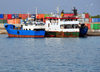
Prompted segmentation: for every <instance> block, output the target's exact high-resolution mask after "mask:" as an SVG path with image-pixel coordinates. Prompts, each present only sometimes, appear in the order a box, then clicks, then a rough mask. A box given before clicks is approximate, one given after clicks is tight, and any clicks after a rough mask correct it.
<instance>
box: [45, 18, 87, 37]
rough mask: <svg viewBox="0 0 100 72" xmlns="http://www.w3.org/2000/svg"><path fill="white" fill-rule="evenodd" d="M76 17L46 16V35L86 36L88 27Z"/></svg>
mask: <svg viewBox="0 0 100 72" xmlns="http://www.w3.org/2000/svg"><path fill="white" fill-rule="evenodd" d="M77 19H78V18H76V17H68V18H59V17H46V28H45V30H46V34H45V36H46V37H84V36H86V34H87V30H88V28H87V27H86V26H85V25H84V24H80V23H79V21H77Z"/></svg>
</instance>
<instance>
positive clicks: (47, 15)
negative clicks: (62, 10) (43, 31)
mask: <svg viewBox="0 0 100 72" xmlns="http://www.w3.org/2000/svg"><path fill="white" fill-rule="evenodd" d="M52 16H53V15H52V14H45V15H44V18H46V17H52Z"/></svg>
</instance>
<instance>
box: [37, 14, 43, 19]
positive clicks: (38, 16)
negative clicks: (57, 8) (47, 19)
mask: <svg viewBox="0 0 100 72" xmlns="http://www.w3.org/2000/svg"><path fill="white" fill-rule="evenodd" d="M36 18H37V19H44V14H37V15H36Z"/></svg>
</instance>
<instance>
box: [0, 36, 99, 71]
mask: <svg viewBox="0 0 100 72" xmlns="http://www.w3.org/2000/svg"><path fill="white" fill-rule="evenodd" d="M0 72H100V37H87V38H8V36H7V35H0Z"/></svg>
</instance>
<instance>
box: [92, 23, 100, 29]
mask: <svg viewBox="0 0 100 72" xmlns="http://www.w3.org/2000/svg"><path fill="white" fill-rule="evenodd" d="M91 29H94V30H99V29H100V24H91Z"/></svg>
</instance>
